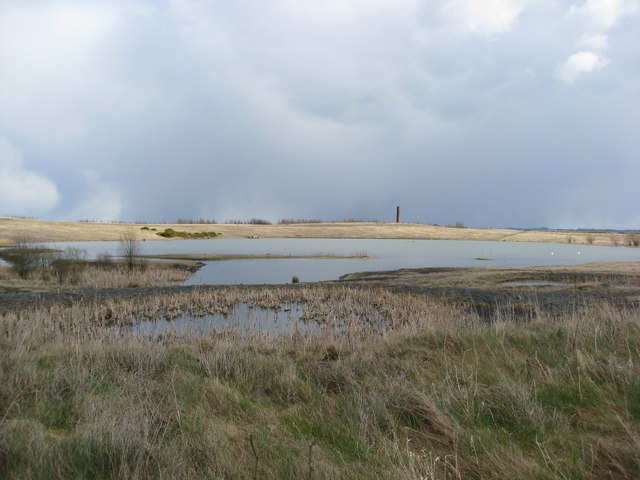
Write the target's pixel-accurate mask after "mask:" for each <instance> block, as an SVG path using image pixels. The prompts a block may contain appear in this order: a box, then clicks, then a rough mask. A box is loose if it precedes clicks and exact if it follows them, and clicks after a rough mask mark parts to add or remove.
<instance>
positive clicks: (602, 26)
mask: <svg viewBox="0 0 640 480" xmlns="http://www.w3.org/2000/svg"><path fill="white" fill-rule="evenodd" d="M638 14H640V0H587V1H586V2H585V3H584V5H582V6H580V7H576V6H573V7H571V8H570V9H569V12H568V13H567V15H569V16H575V17H578V18H580V19H582V20H583V21H584V22H585V23H586V24H587V26H588V27H589V28H592V29H596V30H608V29H610V28H611V27H613V26H614V25H615V24H616V23H617V22H618V21H619V20H620V19H621V18H623V17H625V16H628V15H638Z"/></svg>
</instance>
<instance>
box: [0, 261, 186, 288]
mask: <svg viewBox="0 0 640 480" xmlns="http://www.w3.org/2000/svg"><path fill="white" fill-rule="evenodd" d="M192 273H193V272H191V271H189V270H188V269H187V268H184V267H177V266H176V265H175V264H171V263H164V262H162V263H160V262H147V263H145V264H144V265H143V266H136V267H135V268H132V269H129V268H128V267H127V266H126V265H124V264H122V263H116V262H106V263H104V264H103V265H100V264H97V265H95V264H88V265H85V264H84V263H83V264H82V268H78V269H77V270H76V271H74V272H73V274H72V275H68V276H65V277H64V278H60V277H59V276H58V275H56V272H55V270H54V269H52V268H45V269H41V270H38V271H36V272H33V273H32V274H31V275H30V277H29V278H28V279H21V278H19V277H18V276H17V275H16V274H15V272H13V270H12V269H11V268H10V267H2V266H0V289H7V290H57V289H75V288H132V287H154V286H155V287H164V286H171V285H182V284H183V283H184V281H185V280H186V279H187V278H188V277H189V276H190V275H192Z"/></svg>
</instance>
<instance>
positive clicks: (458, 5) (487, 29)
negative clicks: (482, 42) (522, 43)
mask: <svg viewBox="0 0 640 480" xmlns="http://www.w3.org/2000/svg"><path fill="white" fill-rule="evenodd" d="M515 3H516V2H513V1H512V0H484V1H482V2H478V1H477V0H453V1H450V2H448V3H447V4H446V5H444V6H443V7H442V12H443V13H444V14H445V16H447V17H449V18H451V19H454V20H455V21H456V22H457V23H458V24H459V25H460V26H461V27H462V28H463V29H465V30H468V31H470V32H472V33H475V34H479V35H482V36H487V37H490V36H492V35H495V34H498V33H503V32H506V31H508V30H510V29H511V28H512V27H513V26H514V25H515V23H516V22H517V19H518V15H519V14H520V12H521V11H522V9H523V7H522V6H520V5H515Z"/></svg>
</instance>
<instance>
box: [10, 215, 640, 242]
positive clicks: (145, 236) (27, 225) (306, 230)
mask: <svg viewBox="0 0 640 480" xmlns="http://www.w3.org/2000/svg"><path fill="white" fill-rule="evenodd" d="M142 227H148V228H149V229H151V228H156V229H157V230H158V231H160V230H164V229H165V228H174V229H176V230H182V231H186V232H189V233H196V232H202V231H205V232H216V233H220V234H222V238H253V237H258V238H408V239H431V240H483V241H509V242H549V243H569V240H568V239H569V238H571V242H572V243H584V244H587V243H592V244H594V245H618V244H620V245H627V244H628V243H629V241H628V239H627V236H626V235H623V234H611V233H591V232H589V233H585V232H572V233H571V234H570V235H567V232H552V231H535V230H526V231H525V230H508V229H493V228H486V229H479V228H455V227H439V226H433V225H422V224H407V223H401V224H396V223H381V222H356V223H309V224H292V225H229V224H195V225H188V224H175V225H174V224H162V225H158V224H144V225H143V224H140V225H134V226H133V228H134V229H136V231H137V232H138V236H139V239H140V240H162V239H161V237H159V236H157V235H156V232H154V231H152V230H142ZM130 229H131V226H130V225H125V224H107V223H86V222H51V221H45V220H28V219H17V218H7V217H0V244H2V243H5V244H6V243H9V241H10V239H11V238H15V237H16V236H25V237H29V238H33V239H37V240H38V241H42V242H53V241H96V240H113V241H117V240H119V239H120V238H121V237H122V235H123V234H125V233H126V232H127V231H129V230H130Z"/></svg>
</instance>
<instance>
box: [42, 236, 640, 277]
mask: <svg viewBox="0 0 640 480" xmlns="http://www.w3.org/2000/svg"><path fill="white" fill-rule="evenodd" d="M49 246H51V247H53V248H60V249H64V248H66V247H67V246H74V247H77V248H81V249H83V250H85V251H86V252H87V255H88V256H89V258H95V257H97V256H98V255H100V254H108V255H118V247H119V242H59V243H55V244H49ZM142 253H143V254H144V255H160V254H255V255H258V254H276V255H317V254H331V255H344V256H348V255H359V254H363V253H366V254H368V255H369V257H370V258H366V259H255V260H225V261H217V262H205V266H204V267H202V268H201V269H200V270H199V271H198V272H197V273H196V274H194V275H193V276H191V277H190V278H189V279H188V280H187V281H186V283H185V284H186V285H200V284H212V285H215V284H267V283H288V282H291V278H292V277H293V276H294V275H295V276H297V277H299V279H300V281H301V282H315V281H322V280H336V279H338V278H339V277H340V276H341V275H345V274H347V273H353V272H364V271H376V270H396V269H399V268H425V267H527V266H546V265H575V264H581V263H591V262H613V261H626V260H640V249H639V248H633V247H601V246H593V245H575V244H555V243H526V242H477V241H459V240H458V241H455V240H397V239H394V240H389V239H309V238H304V239H302V238H299V239H295V238H264V239H243V238H240V239H209V240H167V241H157V242H142ZM480 259H483V260H480Z"/></svg>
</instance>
